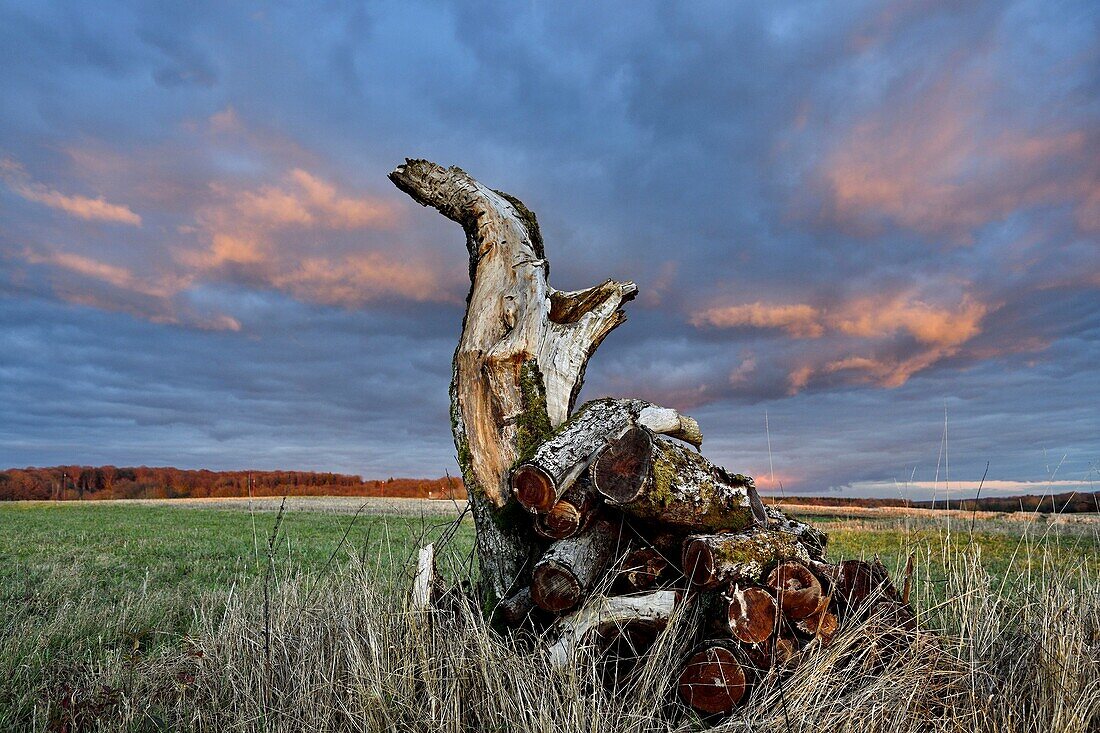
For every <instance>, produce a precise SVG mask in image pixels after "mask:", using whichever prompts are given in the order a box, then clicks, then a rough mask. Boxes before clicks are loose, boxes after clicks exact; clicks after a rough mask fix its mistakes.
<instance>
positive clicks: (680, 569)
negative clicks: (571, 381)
mask: <svg viewBox="0 0 1100 733" xmlns="http://www.w3.org/2000/svg"><path fill="white" fill-rule="evenodd" d="M701 442H702V435H701V434H700V433H699V429H698V424H697V423H696V422H695V421H694V420H692V419H691V418H688V417H685V416H682V415H679V414H678V413H676V412H675V411H673V410H668V409H665V408H660V407H657V406H656V405H652V404H650V403H648V402H643V401H641V400H612V399H604V400H598V401H595V402H591V403H587V404H585V405H584V406H582V407H581V408H580V410H579V411H578V412H577V414H576V415H575V416H574V417H573V418H571V419H570V420H569V421H567V422H566V423H565V424H563V425H562V426H561V427H560V428H559V429H558V430H557V431H556V432H555V433H554V434H553V435H552V436H551V437H550V438H548V439H547V440H546V441H545V442H543V443H542V444H541V445H539V446H538V448H537V449H536V450H535V451H534V452H533V454H532V455H531V457H530V458H528V459H527V460H525V461H522V462H520V463H518V464H517V465H516V467H515V468H514V469H513V471H512V473H511V477H510V483H511V487H512V491H513V494H514V496H515V498H516V500H517V502H518V503H519V504H520V505H521V506H522V507H523V508H525V509H526V510H527V511H528V513H529V516H530V519H531V527H532V529H533V530H534V531H535V532H536V533H537V534H538V535H540V536H541V537H543V538H545V539H547V540H548V541H549V542H548V544H547V545H546V546H545V549H544V550H543V552H542V554H541V556H540V557H538V559H537V561H535V562H534V564H533V569H532V572H531V574H530V582H529V584H528V585H525V586H523V587H521V588H519V589H517V591H516V592H515V593H513V594H512V595H511V596H509V597H508V598H506V599H505V600H504V601H502V602H501V603H500V605H499V607H498V609H497V613H496V615H495V617H496V618H497V620H498V621H500V622H501V623H503V624H506V625H513V626H515V625H521V624H528V625H533V626H536V627H546V626H548V627H549V628H548V632H549V638H550V639H551V640H552V641H551V644H550V647H549V648H550V654H551V659H552V660H553V661H554V663H555V664H559V665H564V664H567V663H569V661H570V660H571V659H572V655H574V654H575V653H577V652H578V651H579V650H581V649H590V650H591V649H595V650H596V651H606V652H608V656H612V657H613V656H614V655H615V654H616V653H622V652H621V650H623V649H628V650H629V653H630V654H631V655H633V656H632V657H631V658H630V660H629V663H622V661H621V658H616V661H615V662H614V663H613V664H611V667H612V668H613V669H614V670H615V671H616V673H617V674H622V673H623V670H629V669H632V668H633V666H634V662H636V660H637V657H638V655H640V654H644V653H645V650H646V648H648V647H647V644H648V643H650V642H652V639H653V638H655V635H656V632H657V631H658V630H660V629H661V628H663V627H664V626H665V625H666V624H667V623H668V621H669V619H670V618H671V617H672V615H673V614H674V612H675V610H676V608H677V607H678V606H680V605H682V604H684V603H685V602H689V603H695V604H698V608H699V609H700V610H701V614H702V616H703V619H704V620H703V623H702V624H701V625H700V630H699V633H700V634H701V635H702V638H701V639H700V640H699V641H698V643H697V645H696V646H695V647H693V648H692V649H691V650H690V651H689V652H688V653H687V654H686V655H685V657H684V659H683V662H682V665H681V667H680V672H679V678H678V680H677V689H678V691H679V696H680V699H681V700H682V701H683V702H684V703H685V704H687V705H688V706H690V707H692V708H693V709H695V710H696V711H697V712H698V713H699V714H701V715H704V716H716V715H725V714H728V713H730V712H731V711H733V710H734V709H736V708H737V707H738V706H739V705H740V704H742V703H743V702H744V701H745V700H746V699H748V697H749V695H750V694H751V691H752V688H753V685H754V684H756V682H757V681H758V680H761V679H764V678H766V677H767V676H768V675H773V674H785V673H786V672H787V671H789V670H791V669H793V667H795V666H796V665H797V664H798V662H799V659H801V658H803V657H804V655H805V654H807V653H809V652H810V650H812V649H813V648H814V645H826V644H829V643H830V642H831V640H832V638H833V637H834V635H835V634H836V633H837V632H838V630H839V629H840V626H841V623H842V620H843V619H845V618H847V617H853V618H866V617H868V616H869V615H871V614H872V613H878V614H880V615H881V614H882V613H883V610H882V609H883V608H884V607H885V606H884V604H893V606H892V607H896V608H897V609H901V610H895V611H894V615H895V617H897V618H898V619H900V620H901V621H902V622H905V621H906V620H907V619H910V618H912V614H911V613H908V612H907V611H908V606H906V605H905V604H904V603H902V601H901V600H900V596H899V594H898V593H897V591H896V590H895V589H894V587H893V585H892V583H891V582H890V579H889V576H888V574H887V573H886V570H885V568H884V567H882V565H881V564H880V563H877V562H874V563H867V562H862V561H857V560H845V561H843V562H841V563H839V564H836V565H833V564H830V563H829V562H827V561H826V558H825V550H826V544H827V539H828V538H827V537H826V535H825V534H824V533H822V532H820V531H818V530H816V529H814V528H813V527H810V526H809V525H807V524H804V523H802V522H799V521H797V520H795V519H792V518H790V517H788V516H786V515H785V514H783V513H782V512H781V511H780V510H778V509H776V508H775V507H765V506H764V505H763V503H762V502H761V501H760V497H759V495H758V494H757V491H756V486H755V484H754V482H753V480H752V479H751V478H750V477H748V476H745V475H742V474H737V473H732V472H730V471H727V470H726V469H724V468H722V467H721V466H717V465H715V464H713V463H711V462H710V461H708V460H707V459H706V458H705V457H703V456H702V454H700V453H699V452H698V448H699V446H700V444H701ZM639 640H646V641H639ZM616 650H620V651H619V652H616Z"/></svg>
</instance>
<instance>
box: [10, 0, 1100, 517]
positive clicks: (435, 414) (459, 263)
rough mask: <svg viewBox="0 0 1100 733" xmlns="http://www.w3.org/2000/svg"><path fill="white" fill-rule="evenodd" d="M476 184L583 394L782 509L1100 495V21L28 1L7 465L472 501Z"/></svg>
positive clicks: (635, 5) (14, 81)
mask: <svg viewBox="0 0 1100 733" xmlns="http://www.w3.org/2000/svg"><path fill="white" fill-rule="evenodd" d="M405 157H425V158H429V159H431V160H434V161H436V162H438V163H441V164H444V165H459V166H461V167H463V168H464V169H466V170H467V171H469V172H470V173H471V174H473V175H474V176H475V177H477V178H478V179H479V180H481V181H482V182H484V183H486V184H487V185H490V186H492V187H493V188H498V189H502V190H505V191H508V192H510V193H512V194H514V195H515V196H518V197H519V198H521V199H522V200H523V201H524V202H525V203H526V204H527V205H528V206H529V207H530V208H531V209H533V210H534V211H535V212H536V213H537V215H538V217H539V221H540V222H541V228H542V233H543V236H544V238H545V241H546V251H547V255H548V257H549V259H550V262H551V268H552V272H551V283H552V284H553V285H554V286H555V287H557V288H558V289H562V290H570V289H579V288H582V287H587V286H590V285H593V284H596V283H598V282H600V281H602V280H604V279H606V278H609V277H610V278H615V279H630V280H634V281H635V282H637V283H638V285H639V289H640V294H639V297H638V299H637V300H636V301H634V302H633V303H631V304H629V305H628V307H627V309H628V315H629V320H628V321H627V323H626V324H624V325H623V326H621V327H620V328H619V329H618V330H617V331H615V332H614V333H613V334H612V335H611V336H610V337H608V339H607V340H606V341H605V342H604V344H603V345H602V347H601V348H600V350H599V352H598V353H597V354H596V355H595V357H594V358H593V360H592V361H591V363H590V365H589V369H588V372H587V381H586V385H585V388H584V391H583V392H582V395H581V399H582V400H585V399H593V398H596V397H601V396H604V395H614V396H632V397H641V398H645V399H649V400H652V401H654V402H657V403H660V404H663V405H667V406H671V407H675V408H678V409H680V410H682V411H684V412H686V413H688V414H691V415H693V416H695V417H696V418H697V419H698V420H699V422H700V424H701V426H702V429H703V433H704V436H705V442H704V444H703V450H704V453H705V454H706V455H707V456H708V457H709V458H710V459H711V460H714V461H715V462H718V463H721V464H723V465H725V466H727V467H729V468H731V469H733V470H736V471H739V472H747V473H750V474H753V475H755V476H756V478H757V482H758V484H759V485H760V486H761V487H762V488H764V489H766V490H769V491H776V492H784V493H790V494H792V495H793V494H825V495H861V496H885V497H897V496H908V497H910V498H928V497H931V496H937V497H945V496H952V495H954V496H961V495H973V493H974V491H975V490H976V489H977V487H978V485H979V482H980V480H981V478H982V476H983V473H985V471H986V466H987V465H988V474H987V478H986V482H985V485H984V487H983V489H982V492H983V494H985V495H995V494H998V493H1000V494H1011V493H1022V492H1031V493H1041V492H1044V491H1048V490H1058V491H1064V490H1071V489H1088V490H1093V489H1100V405H1098V403H1100V6H1098V5H1097V4H1096V3H1093V2H1088V1H1087V0H1086V1H1080V2H1052V1H1050V0H1043V1H1041V2H1040V1H1036V2H988V1H986V0H965V1H959V2H936V1H933V0H929V1H919V0H899V1H897V2H887V3H868V2H832V1H831V0H830V1H829V2H793V3H730V2H712V3H711V2H693V3H686V4H682V5H679V6H677V5H675V4H669V3H664V2H646V1H644V0H639V1H638V2H630V3H617V4H603V3H600V4H592V3H578V4H569V3H557V2H555V3H549V2H542V1H540V0H532V1H529V2H522V3H516V2H453V3H452V2H438V3H436V2H431V3H423V2H415V1H413V2H389V3H340V2H332V3H309V4H306V3H302V4H292V3H253V2H234V3H223V2H201V1H197V2H188V3H175V4H149V3H134V4H131V3H119V2H112V1H111V0H102V1H101V2H96V3H62V2H57V3H52V2H41V3H25V2H0V467H4V468H6V467H21V466H29V465H38V466H43V465H54V464H60V463H65V464H74V463H76V464H89V465H99V464H114V465H141V464H145V465H174V466H178V467H181V468H199V467H204V468H211V469H241V468H257V469H274V468H282V469H301V470H324V471H339V472H346V473H354V474H360V475H362V476H364V477H367V478H384V477H388V476H440V475H443V474H444V473H445V472H450V473H451V474H452V475H453V474H455V473H456V472H457V466H456V461H455V458H454V453H455V451H454V446H453V443H452V441H451V436H450V424H449V420H448V416H447V384H448V382H449V379H450V360H451V355H452V352H453V350H454V347H455V344H456V343H457V339H458V334H459V330H460V326H461V320H462V312H463V301H464V298H465V294H466V290H467V287H468V281H467V261H466V252H465V247H464V237H463V234H462V232H461V230H460V229H459V227H458V226H456V225H455V224H453V223H452V222H449V221H447V220H445V219H443V217H441V216H439V215H438V214H437V213H436V212H434V211H431V210H427V209H423V208H422V207H420V206H418V205H417V204H415V203H414V202H412V201H411V200H410V199H408V198H407V197H406V196H405V195H404V194H402V193H400V192H399V191H397V189H395V188H394V187H393V186H392V184H391V183H390V182H389V181H388V180H387V178H386V174H387V173H388V172H389V171H390V170H392V169H393V168H394V167H395V166H396V165H397V164H399V163H401V162H402V160H403V159H404V158H405Z"/></svg>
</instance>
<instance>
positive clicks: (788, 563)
mask: <svg viewBox="0 0 1100 733" xmlns="http://www.w3.org/2000/svg"><path fill="white" fill-rule="evenodd" d="M390 179H391V180H392V181H393V182H394V184H395V185H396V186H397V187H398V188H400V189H401V190H402V191H404V192H406V193H407V194H409V195H410V196H411V197H412V198H413V199H414V200H416V201H417V202H419V203H421V204H423V205H424V206H430V207H432V208H434V209H436V210H437V211H439V212H440V213H441V214H443V215H444V216H445V217H447V218H449V219H451V220H453V221H455V222H457V223H458V224H459V225H460V226H461V227H462V229H463V231H464V232H465V234H466V249H467V252H468V253H469V259H470V267H469V270H470V292H469V295H468V297H467V306H466V314H465V317H464V319H463V322H462V334H461V336H460V338H459V342H458V348H457V349H456V350H455V355H454V361H453V364H452V379H451V389H450V394H451V423H452V429H453V433H454V441H455V448H456V450H457V453H458V461H459V465H460V468H461V470H462V478H463V481H464V482H465V484H466V490H467V494H468V496H469V502H470V506H471V508H472V512H473V518H474V526H475V531H476V537H477V539H476V549H477V555H478V562H479V566H480V576H479V585H478V588H479V597H480V601H481V604H482V608H483V609H484V611H485V613H486V615H487V616H488V617H489V618H490V619H492V621H493V623H494V624H495V625H496V626H497V627H498V628H499V629H500V630H502V631H504V630H506V629H507V628H509V627H515V626H521V625H526V626H533V627H535V628H536V629H537V630H539V631H540V632H544V633H543V634H542V636H541V637H540V638H543V639H545V640H546V644H545V646H544V650H545V653H546V654H547V655H548V658H549V660H550V662H551V663H552V664H554V665H555V666H563V665H567V664H570V663H572V661H573V660H574V659H576V658H577V655H578V654H580V653H583V652H585V650H588V651H591V652H594V653H599V652H600V651H601V649H606V648H608V647H610V646H615V645H616V642H615V640H616V639H618V640H620V641H625V642H626V643H627V645H629V646H632V647H635V646H637V645H635V644H633V641H632V640H635V639H643V638H644V639H649V640H652V638H653V637H654V635H655V634H656V633H657V632H658V631H659V630H660V629H663V628H664V627H665V626H666V625H667V624H668V623H670V621H671V619H672V618H673V617H674V615H675V612H676V610H677V609H678V608H679V607H681V606H682V605H683V604H685V603H686V604H691V605H693V606H696V607H698V608H699V610H700V614H701V616H702V619H701V623H699V624H698V627H697V629H696V631H697V633H699V634H704V636H703V638H702V639H701V643H700V644H699V645H698V646H696V647H695V648H694V649H692V651H691V652H690V653H689V654H688V655H687V656H686V657H685V658H684V659H682V660H680V667H679V672H678V675H679V676H678V679H677V680H676V685H674V687H675V688H676V689H677V690H678V692H679V697H680V699H681V700H682V701H683V702H684V703H685V704H687V705H688V706H690V707H692V708H694V709H695V710H697V711H698V712H700V713H702V714H704V715H707V716H710V715H723V714H727V713H729V712H731V711H732V710H734V709H735V708H736V707H737V706H738V705H739V704H741V703H742V702H743V701H744V700H745V699H746V698H747V696H748V695H749V694H750V690H751V688H752V685H753V684H754V680H755V679H756V678H757V677H758V676H759V675H762V674H765V675H772V674H781V673H786V671H788V670H789V669H790V668H791V667H792V666H794V665H795V664H797V662H798V659H800V658H802V657H803V656H804V655H805V654H806V653H809V651H810V649H812V648H814V647H812V646H809V645H810V643H811V642H813V644H827V643H828V642H829V640H830V639H831V638H832V636H833V634H835V633H836V631H837V629H838V628H839V626H840V623H841V621H842V620H843V619H844V618H845V616H853V615H855V614H859V617H860V618H864V617H869V616H873V617H874V618H889V619H891V620H897V622H898V624H899V626H903V627H904V628H906V629H909V628H911V626H912V623H913V619H914V616H913V614H912V612H911V610H910V609H909V607H908V605H907V604H906V601H907V596H908V593H906V598H905V600H901V599H900V598H899V596H898V594H897V591H896V590H894V588H893V585H892V584H891V583H890V582H889V579H888V577H886V576H885V570H884V569H883V568H882V566H881V565H880V564H868V563H862V564H860V563H856V562H855V561H847V562H846V563H841V564H840V565H831V564H829V563H828V562H827V561H826V560H825V547H826V540H827V537H826V536H825V535H824V533H822V532H819V531H818V530H816V529H814V528H812V527H810V526H809V525H806V524H804V523H802V522H799V521H797V520H794V519H792V518H790V517H788V516H786V515H785V514H783V512H782V511H780V510H779V509H777V508H775V507H765V506H764V504H763V503H762V502H761V500H760V497H759V495H758V494H757V491H756V486H755V484H754V483H753V480H752V478H751V477H749V476H746V475H743V474H740V473H734V472H731V471H728V470H726V469H725V468H723V467H721V466H718V465H715V464H714V463H711V462H710V461H708V460H707V459H706V458H705V457H703V455H702V454H701V453H700V452H699V448H700V446H701V444H702V433H701V432H700V430H699V425H698V423H697V422H696V421H695V420H693V419H692V418H690V417H687V416H685V415H682V414H680V413H679V412H678V411H676V410H674V409H671V408H667V407H662V406H659V405H654V404H652V403H649V402H645V401H643V400H636V399H601V400H594V401H591V402H588V403H586V404H585V405H583V406H582V407H581V408H580V409H579V410H577V411H576V413H574V412H573V407H574V403H575V401H576V398H577V395H578V393H579V392H580V389H581V384H582V382H583V379H584V373H585V367H586V366H587V364H588V360H589V359H590V358H591V356H592V355H593V354H594V353H595V351H596V349H597V348H598V347H599V345H600V344H601V343H602V342H603V340H604V338H605V337H606V336H607V335H608V334H609V333H610V332H611V331H612V330H614V329H615V328H616V327H617V326H619V325H620V324H621V323H622V322H623V321H624V320H625V318H626V316H625V314H624V312H623V310H622V308H623V306H624V305H625V304H626V303H627V302H629V301H630V300H632V299H633V298H634V296H635V295H636V294H637V290H638V289H637V287H636V286H635V285H634V283H632V282H629V281H624V282H617V281H614V280H607V281H604V282H602V283H600V284H599V285H596V286H594V287H591V288H587V289H584V290H578V291H571V292H564V291H559V290H555V289H554V288H553V287H551V286H550V284H549V282H548V277H549V272H550V267H549V263H548V262H547V260H546V254H545V251H544V247H543V241H542V235H541V233H540V232H539V226H538V221H537V219H536V218H535V215H534V214H533V213H532V212H531V211H530V210H529V209H528V208H527V207H526V206H525V205H524V204H523V203H522V202H521V201H520V200H519V199H517V198H515V197H513V196H510V195H509V194H506V193H503V192H501V191H495V190H493V189H491V188H489V187H487V186H485V185H483V184H481V183H479V182H478V181H476V180H474V179H473V178H472V177H470V176H469V175H468V174H467V173H466V172H465V171H463V170H462V169H460V168H455V167H452V168H444V167H442V166H439V165H436V164H435V163H432V162H430V161H426V160H411V159H410V160H406V161H405V163H404V164H403V165H400V166H398V167H397V168H396V169H395V170H394V171H393V172H392V173H390ZM425 558H426V559H425ZM430 560H431V558H430V553H429V555H424V556H422V558H421V565H422V566H423V567H422V568H421V572H420V573H418V581H417V586H416V589H415V594H414V596H413V599H412V601H413V607H414V608H417V609H421V610H423V608H424V607H425V604H427V603H430V594H429V593H428V592H427V591H426V590H425V587H426V583H427V581H426V580H425V578H429V577H430V572H429V569H428V566H430ZM680 571H682V572H680ZM642 591H644V592H642ZM609 592H610V593H611V595H608V593H609ZM642 646H643V647H645V648H648V646H649V645H648V644H645V645H642ZM658 646H659V645H658Z"/></svg>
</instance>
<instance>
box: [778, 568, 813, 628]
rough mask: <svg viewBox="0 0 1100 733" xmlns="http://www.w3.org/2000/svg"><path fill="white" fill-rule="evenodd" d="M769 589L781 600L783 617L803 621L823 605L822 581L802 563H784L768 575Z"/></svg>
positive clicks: (780, 605) (780, 606)
mask: <svg viewBox="0 0 1100 733" xmlns="http://www.w3.org/2000/svg"><path fill="white" fill-rule="evenodd" d="M768 587H769V588H771V589H772V590H773V591H774V592H775V595H776V598H778V599H779V608H780V609H781V610H782V611H783V615H784V616H786V617H787V618H789V619H791V620H798V619H803V618H806V617H807V616H809V615H810V614H812V613H814V612H815V611H817V610H818V608H819V607H820V605H821V581H819V580H818V579H817V577H816V576H815V575H814V574H813V573H811V572H810V569H809V568H807V567H806V566H805V565H803V564H802V563H800V562H784V563H780V564H779V565H777V566H776V567H775V568H773V569H772V571H771V573H769V574H768Z"/></svg>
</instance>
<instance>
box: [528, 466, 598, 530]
mask: <svg viewBox="0 0 1100 733" xmlns="http://www.w3.org/2000/svg"><path fill="white" fill-rule="evenodd" d="M600 504H601V499H600V497H599V496H597V495H596V490H595V489H594V488H592V482H591V480H589V478H588V476H581V477H580V478H579V479H578V480H577V482H576V483H574V484H573V485H572V486H570V487H569V488H568V489H567V490H566V491H565V494H564V495H563V496H562V498H561V499H559V500H558V501H557V503H555V504H554V506H553V507H551V509H550V511H549V512H547V513H545V514H536V515H535V518H534V519H535V521H534V526H535V531H536V532H538V533H539V534H540V535H542V536H543V537H546V538H549V539H553V540H564V539H567V538H569V537H572V536H573V535H575V534H577V533H578V532H580V531H581V530H582V529H584V528H585V527H587V526H588V524H589V523H590V522H591V521H592V520H593V519H594V518H595V516H596V514H597V513H598V510H599V506H600Z"/></svg>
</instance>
